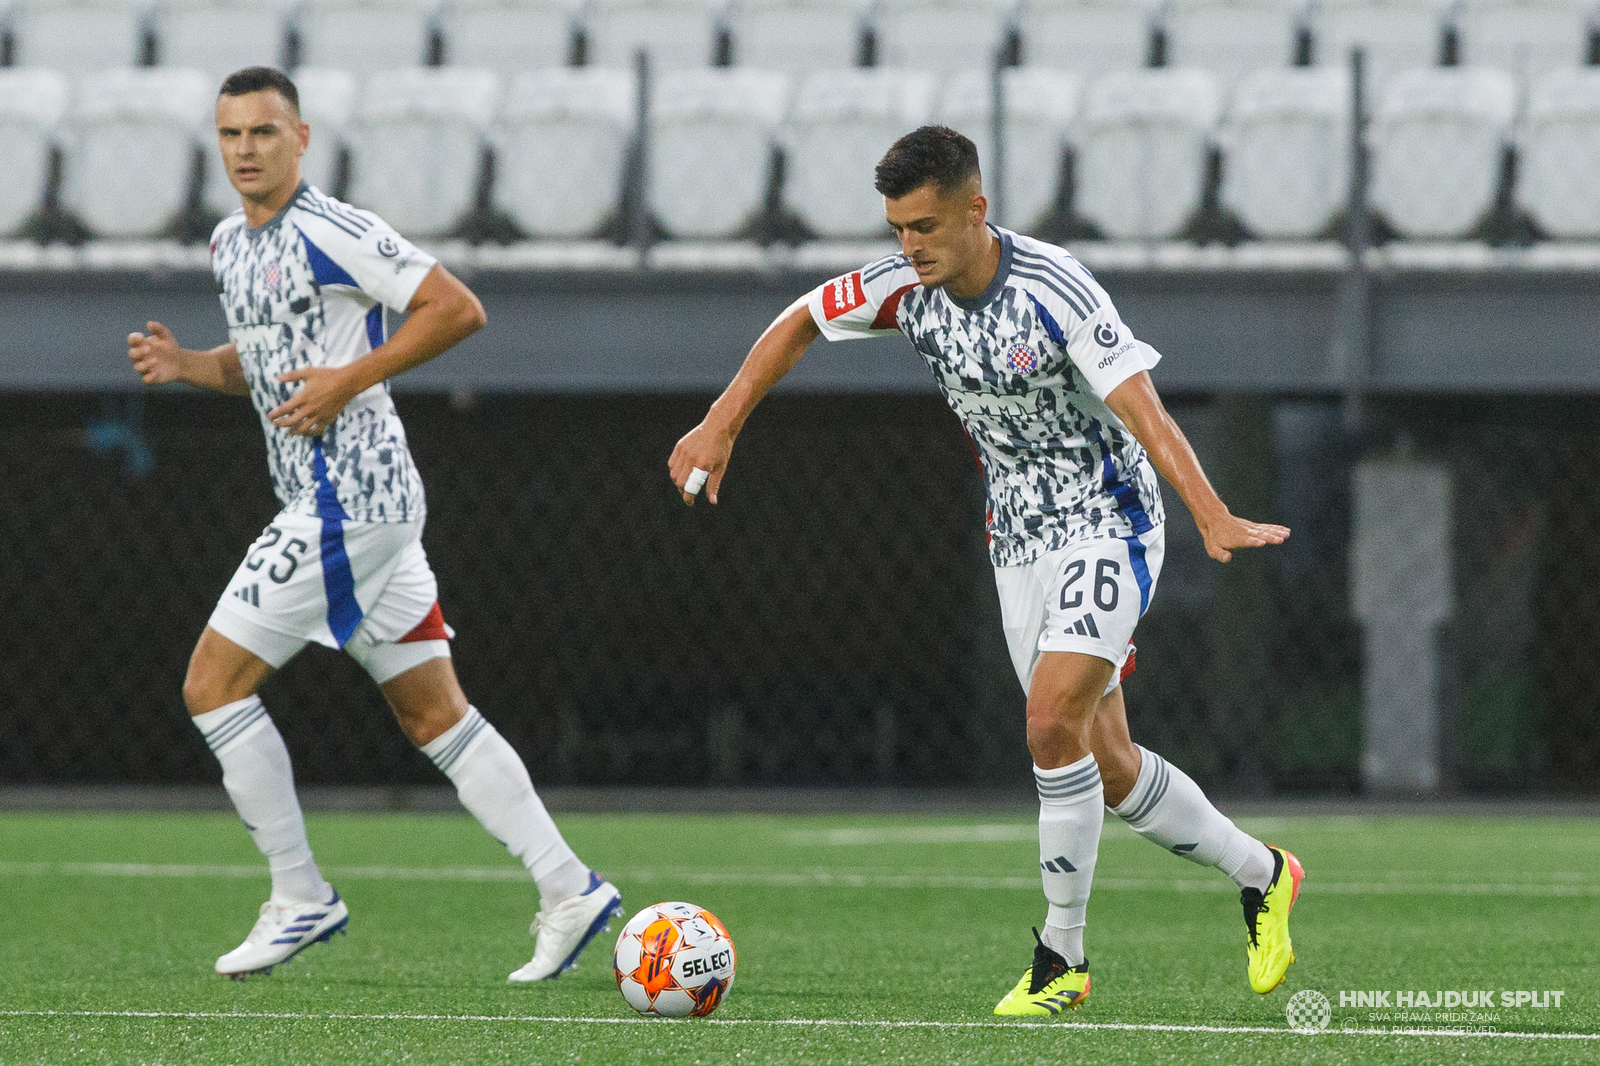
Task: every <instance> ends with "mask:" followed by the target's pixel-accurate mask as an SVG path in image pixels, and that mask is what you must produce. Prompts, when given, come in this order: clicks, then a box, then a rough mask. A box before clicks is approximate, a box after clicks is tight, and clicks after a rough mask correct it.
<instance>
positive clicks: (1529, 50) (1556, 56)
mask: <svg viewBox="0 0 1600 1066" xmlns="http://www.w3.org/2000/svg"><path fill="white" fill-rule="evenodd" d="M1588 9H1589V5H1587V4H1584V3H1582V2H1581V0H1457V6H1456V8H1455V25H1456V30H1457V34H1458V40H1459V42H1460V50H1461V57H1460V59H1461V62H1462V63H1465V64H1471V65H1473V66H1489V67H1500V68H1502V69H1504V70H1509V71H1511V72H1512V73H1514V74H1516V75H1518V76H1519V77H1521V78H1528V77H1531V76H1533V75H1535V74H1538V73H1541V72H1543V71H1547V70H1552V69H1555V68H1557V67H1575V66H1577V65H1578V64H1580V63H1582V62H1583V60H1584V58H1585V56H1584V52H1585V49H1586V48H1587V46H1588V35H1589V34H1588V30H1589V28H1588V23H1587V18H1588V13H1589V12H1588Z"/></svg>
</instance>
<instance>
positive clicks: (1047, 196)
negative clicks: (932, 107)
mask: <svg viewBox="0 0 1600 1066" xmlns="http://www.w3.org/2000/svg"><path fill="white" fill-rule="evenodd" d="M1004 78H1005V81H1004V84H1003V86H1002V90H1001V91H1002V95H1003V98H1004V103H1005V120H1004V124H1003V131H1004V137H1005V141H1004V143H1005V175H1004V180H1005V188H1004V189H1003V190H1002V191H1003V192H1004V195H1003V196H1000V197H998V198H997V197H996V196H995V191H994V132H993V130H994V126H993V118H994V116H993V84H994V80H993V75H992V74H991V73H990V72H989V71H986V70H969V71H963V72H962V73H960V74H957V75H955V76H954V77H952V78H951V79H950V80H949V81H948V82H947V83H946V84H945V88H944V93H943V95H942V96H941V98H940V102H939V121H940V122H943V123H944V124H945V125H947V126H950V127H951V128H953V129H957V130H960V131H961V132H962V133H965V134H966V135H967V136H968V137H971V138H972V140H973V142H974V143H975V144H977V146H978V158H979V160H980V161H981V163H982V166H983V170H984V181H985V187H986V188H987V189H988V190H989V198H990V202H991V211H990V218H992V219H993V220H994V221H996V222H998V223H1000V224H1001V225H1005V226H1010V227H1012V228H1013V229H1018V230H1023V231H1028V230H1031V229H1032V228H1033V227H1034V226H1035V225H1036V224H1037V223H1038V222H1040V221H1041V220H1042V219H1043V218H1044V217H1045V216H1046V215H1048V214H1049V213H1050V211H1051V209H1052V208H1053V207H1054V206H1055V200H1056V194H1057V192H1058V191H1059V190H1060V184H1061V153H1062V151H1063V149H1064V148H1065V146H1066V138H1067V131H1068V127H1069V125H1070V123H1071V122H1072V120H1073V118H1074V117H1075V116H1076V115H1077V113H1078V103H1079V100H1080V99H1081V97H1082V94H1083V81H1082V79H1081V78H1079V77H1078V76H1077V75H1075V74H1069V73H1067V72H1066V71H1060V70H1046V69H1043V68H1039V67H1013V68H1011V69H1009V70H1007V71H1006V72H1005V74H1004ZM996 208H998V212H999V213H998V214H997V213H996V210H995V209H996Z"/></svg>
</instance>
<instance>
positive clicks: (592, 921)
mask: <svg viewBox="0 0 1600 1066" xmlns="http://www.w3.org/2000/svg"><path fill="white" fill-rule="evenodd" d="M620 917H622V893H621V892H618V891H617V888H616V886H615V885H613V884H612V883H611V882H610V881H607V880H605V879H604V878H602V877H601V876H600V875H599V874H597V873H594V872H593V871H590V873H589V887H588V888H586V889H584V891H583V892H582V893H581V894H580V895H576V896H570V897H568V898H567V899H564V900H562V901H561V902H560V903H557V904H556V905H555V907H554V908H553V909H551V910H549V911H540V912H539V913H538V914H537V915H535V916H534V919H533V924H532V925H531V926H529V927H528V932H530V933H532V934H533V935H534V937H535V938H536V939H535V940H534V942H533V958H532V960H530V961H529V963H528V965H526V966H524V967H523V968H522V969H520V970H518V971H517V972H516V973H514V974H512V975H511V976H510V977H508V978H506V980H508V981H511V982H514V983H516V984H523V983H525V982H528V981H550V980H554V979H555V978H557V977H560V976H561V975H562V974H563V973H565V972H567V971H568V970H570V969H572V967H573V966H575V965H577V962H578V954H579V952H581V951H583V949H584V948H586V947H588V946H589V941H591V940H593V939H594V938H595V937H597V936H599V935H600V934H601V933H602V932H604V931H605V930H606V929H608V928H610V926H611V919H613V918H620Z"/></svg>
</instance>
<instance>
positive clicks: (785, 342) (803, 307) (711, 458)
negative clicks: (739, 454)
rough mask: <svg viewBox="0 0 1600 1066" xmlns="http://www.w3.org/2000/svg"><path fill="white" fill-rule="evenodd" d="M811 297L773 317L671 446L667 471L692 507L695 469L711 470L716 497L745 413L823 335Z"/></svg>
mask: <svg viewBox="0 0 1600 1066" xmlns="http://www.w3.org/2000/svg"><path fill="white" fill-rule="evenodd" d="M809 299H810V295H809V294H807V295H806V296H802V297H801V298H800V299H798V300H796V301H795V302H794V303H792V304H790V305H789V308H788V310H786V311H784V312H783V314H781V315H779V316H778V317H777V318H776V319H774V320H773V322H772V325H770V326H768V327H767V329H766V332H765V333H763V334H761V337H760V339H759V340H757V341H756V343H755V345H754V347H752V348H751V349H750V354H749V355H747V356H745V359H744V365H743V366H741V367H740V368H739V373H737V374H735V375H734V378H733V381H731V382H730V383H729V384H728V387H727V388H726V389H724V390H723V392H722V395H721V396H719V397H717V401H716V402H715V403H713V404H712V405H711V410H709V411H707V412H706V417H705V418H704V419H703V420H701V422H700V424H699V425H698V426H695V427H694V428H693V429H691V430H690V431H689V432H688V433H686V434H684V436H683V439H682V440H680V441H678V446H677V447H676V448H673V449H672V457H671V458H670V459H668V460H667V472H668V473H669V474H670V475H671V477H672V483H673V484H674V485H677V486H678V491H679V492H680V493H682V494H683V502H684V503H686V504H688V505H689V506H690V507H693V506H694V497H695V493H693V492H689V491H688V490H687V489H686V488H685V487H684V486H685V485H686V484H687V483H688V481H689V475H690V474H691V473H693V472H694V471H695V470H696V469H699V470H704V471H706V472H707V473H708V474H709V475H710V477H708V478H707V479H706V497H707V499H709V500H710V501H711V502H712V503H716V502H717V489H718V487H719V486H720V485H721V484H722V475H723V474H724V473H725V472H726V471H727V469H728V460H729V458H730V457H731V456H732V455H733V442H734V439H735V438H737V437H738V436H739V431H740V430H741V429H743V428H744V422H745V419H747V418H749V417H750V412H751V411H754V410H755V407H756V404H758V403H760V402H761V398H762V397H763V396H765V395H766V394H767V392H768V391H769V390H770V389H771V388H772V386H774V385H776V384H777V383H778V382H779V380H780V379H782V377H783V376H784V375H785V374H787V373H788V372H789V371H791V370H793V369H794V367H795V364H796V363H798V362H799V361H800V357H801V356H802V355H804V354H805V353H806V349H807V348H808V347H810V345H811V342H812V341H814V340H816V339H817V338H818V337H820V336H821V335H822V331H821V330H819V329H818V328H817V324H816V322H815V321H814V320H813V319H812V318H811V311H810V309H809V307H808V306H807V301H809ZM697 491H698V487H697Z"/></svg>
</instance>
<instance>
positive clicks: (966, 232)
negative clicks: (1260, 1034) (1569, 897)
mask: <svg viewBox="0 0 1600 1066" xmlns="http://www.w3.org/2000/svg"><path fill="white" fill-rule="evenodd" d="M875 184H876V187H877V189H878V191H879V192H880V193H882V194H883V198H884V207H885V213H886V215H887V217H888V222H889V225H890V226H891V227H892V228H893V229H894V231H895V233H896V234H897V235H898V237H899V239H900V246H901V254H899V255H892V256H889V257H887V258H884V259H880V260H878V261H877V262H875V263H871V264H869V265H868V266H865V267H863V268H862V269H860V270H858V271H854V272H852V273H849V274H845V275H844V276H842V277H839V278H836V279H834V280H833V281H830V282H828V283H827V284H824V285H822V286H821V287H819V288H817V289H816V290H814V291H812V292H811V293H809V294H807V295H806V296H804V297H802V298H801V299H799V300H797V301H795V303H794V304H792V305H791V306H790V307H789V308H788V309H787V310H786V311H784V312H783V313H782V314H781V315H780V316H778V318H777V320H776V321H774V322H773V323H772V325H771V326H769V327H768V329H767V331H766V332H765V333H764V334H762V336H761V338H760V339H759V340H757V341H756V343H755V346H754V347H753V348H752V349H751V352H750V354H749V356H748V357H747V358H746V359H745V362H744V365H743V367H742V368H741V369H740V371H739V373H738V374H737V375H736V376H735V377H734V379H733V382H732V383H731V384H730V385H729V386H728V388H727V389H726V391H724V392H723V394H722V396H721V397H720V398H719V399H718V400H717V401H716V402H715V403H714V404H713V405H712V406H711V410H710V411H709V412H708V413H707V415H706V417H705V419H704V420H703V421H702V422H701V423H700V425H698V426H696V427H695V428H694V429H693V430H691V431H690V432H689V433H688V434H687V435H685V436H684V437H683V439H682V440H680V441H679V442H678V445H677V447H676V448H675V449H674V450H673V453H672V457H671V459H670V461H669V473H670V475H671V477H672V480H673V482H674V483H675V484H676V485H677V486H678V488H679V490H680V491H681V492H682V494H683V499H684V502H685V503H687V504H690V505H692V504H693V503H694V501H695V498H696V497H697V496H698V495H699V493H700V492H701V491H702V490H704V491H705V492H706V494H707V496H708V498H709V499H710V501H711V502H712V503H716V502H717V496H718V489H719V487H720V486H721V483H722V479H723V476H724V475H725V474H726V473H727V469H728V462H729V459H730V458H731V456H732V453H733V445H734V441H735V440H736V438H737V437H738V435H739V431H740V429H741V428H743V426H744V423H745V420H746V419H747V418H749V417H750V414H751V412H752V411H753V410H754V408H755V407H756V405H757V404H758V403H759V402H760V400H761V398H762V397H763V396H765V395H766V393H767V391H768V390H769V389H771V388H772V386H773V385H775V384H776V383H777V382H778V380H779V379H780V378H782V377H783V376H784V375H785V374H786V373H788V372H789V371H790V370H791V369H793V368H794V366H795V365H796V364H797V363H798V362H799V360H800V357H801V356H802V355H803V354H804V353H805V350H806V348H807V347H808V346H809V345H810V344H811V342H812V341H813V340H815V339H816V338H817V337H818V336H825V337H827V338H828V339H829V340H830V341H841V340H853V339H858V338H862V337H870V336H880V335H888V334H892V333H896V332H898V333H901V334H903V335H904V336H905V337H906V339H907V340H909V341H910V342H911V343H912V345H913V346H914V347H915V348H916V349H917V351H918V352H919V353H921V354H922V356H923V358H924V359H925V360H926V361H927V363H928V365H929V367H930V368H931V369H932V371H933V374H934V379H935V381H936V382H937V383H938V386H939V389H940V391H941V392H943V393H944V396H945V399H946V400H947V401H949V404H950V406H951V408H952V409H953V410H954V411H955V413H956V415H957V416H958V417H959V418H960V419H961V422H962V425H963V426H964V427H965V429H966V431H967V434H968V436H970V437H971V439H972V442H973V444H974V446H975V447H976V449H977V451H978V455H979V457H980V460H981V463H982V466H983V472H984V477H985V480H986V482H987V487H988V497H989V516H988V534H989V552H990V556H991V560H992V562H993V563H994V569H995V583H996V585H997V587H998V589H999V594H1000V605H1001V615H1002V621H1003V624H1004V627H1005V634H1006V641H1007V644H1008V645H1009V647H1010V651H1011V658H1012V662H1013V664H1014V666H1015V667H1016V671H1017V677H1018V679H1019V680H1020V681H1021V683H1022V686H1023V689H1024V690H1025V691H1026V692H1027V695H1028V702H1027V727H1028V729H1027V732H1028V748H1029V751H1030V752H1031V754H1032V756H1033V762H1034V778H1035V781H1036V783H1037V785H1038V791H1039V868H1040V871H1041V874H1042V877H1043V881H1044V894H1045V898H1046V900H1047V901H1048V908H1047V910H1046V914H1045V922H1044V932H1043V933H1042V934H1040V933H1037V932H1036V933H1035V939H1036V944H1035V946H1034V950H1033V962H1032V964H1031V965H1030V966H1029V967H1028V969H1027V970H1026V971H1025V972H1024V973H1023V975H1022V979H1021V980H1020V981H1018V982H1017V985H1016V987H1014V988H1013V989H1012V990H1011V991H1010V992H1008V993H1007V994H1006V995H1005V997H1004V998H1003V999H1001V1000H1000V1003H999V1005H998V1006H996V1007H995V1013H996V1014H1002V1015H1054V1014H1059V1013H1061V1012H1062V1011H1064V1010H1066V1009H1068V1008H1072V1007H1077V1006H1079V1005H1080V1004H1081V1003H1082V1002H1083V1001H1084V998H1085V997H1086V996H1087V995H1088V994H1089V964H1088V961H1087V960H1086V958H1085V956H1084V947H1083V934H1084V923H1085V914H1086V908H1087V905H1088V901H1089V890H1090V885H1091V883H1092V881H1093V878H1094V866H1095V856H1096V853H1097V851H1098V848H1099V842H1100V830H1101V824H1102V821H1103V818H1104V814H1105V808H1106V807H1109V808H1110V809H1111V811H1112V813H1113V814H1115V815H1117V816H1118V817H1119V818H1121V819H1123V821H1125V822H1126V823H1127V824H1128V826H1129V827H1130V828H1131V829H1132V830H1133V831H1134V832H1136V833H1138V834H1139V835H1140V836H1142V837H1144V838H1145V839H1147V840H1149V841H1151V842H1153V843H1155V844H1158V845H1160V846H1161V847H1163V848H1166V849H1167V850H1169V851H1171V852H1173V853H1174V854H1176V855H1180V856H1182V857H1184V858H1186V859H1188V860H1190V861H1191V862H1195V863H1199V864H1200V865H1203V866H1215V867H1217V868H1218V869H1219V870H1221V871H1222V873H1224V874H1226V875H1227V876H1228V877H1229V878H1231V879H1232V880H1233V881H1234V883H1235V884H1237V885H1238V886H1239V890H1240V896H1241V899H1242V901H1243V905H1244V920H1245V926H1246V939H1245V946H1246V951H1247V955H1248V970H1249V978H1250V985H1251V987H1252V988H1253V989H1255V990H1256V991H1257V992H1260V993H1267V992H1271V991H1272V990H1273V989H1274V988H1276V987H1277V986H1278V984H1279V983H1280V982H1281V981H1282V980H1283V977H1284V973H1285V971H1286V970H1287V969H1288V967H1289V964H1290V963H1292V962H1293V961H1294V952H1293V948H1292V946H1291V944H1290V939H1289V924H1288V919H1289V910H1290V908H1291V907H1292V906H1293V904H1294V901H1295V898H1296V896H1297V895H1298V893H1299V889H1300V882H1301V880H1302V878H1303V877H1304V873H1303V871H1302V869H1301V867H1300V863H1299V862H1298V861H1297V860H1296V859H1295V857H1294V856H1293V855H1291V854H1289V852H1287V851H1285V850H1283V849H1282V848H1277V847H1268V846H1267V845H1265V844H1263V843H1261V842H1260V841H1259V840H1256V839H1255V838H1253V837H1251V836H1250V835H1249V834H1247V833H1245V832H1243V831H1241V830H1240V829H1239V828H1238V827H1237V826H1235V825H1234V824H1233V822H1232V821H1230V820H1229V819H1228V818H1226V817H1224V816H1223V815H1222V814H1221V813H1220V812H1219V811H1218V810H1217V809H1216V808H1215V807H1214V806H1212V804H1211V803H1210V801H1209V800H1207V799H1206V797H1205V794H1204V793H1202V792H1201V791H1200V789H1199V787H1198V786H1197V785H1196V784H1195V783H1194V782H1193V781H1192V780H1190V778H1189V777H1188V776H1187V775H1185V774H1184V773H1183V771H1182V770H1179V769H1178V768H1177V767H1175V766H1173V765H1171V764H1170V763H1168V762H1167V761H1166V760H1164V759H1162V758H1161V756H1159V755H1157V754H1155V753H1154V752H1152V751H1149V750H1147V749H1145V748H1142V747H1140V746H1139V745H1137V744H1135V743H1134V742H1133V741H1132V739H1131V738H1130V737H1129V734H1128V722H1127V716H1126V710H1125V707H1124V704H1123V696H1122V688H1121V682H1122V679H1123V678H1124V677H1125V676H1126V675H1127V674H1128V673H1129V672H1130V671H1131V670H1132V668H1133V644H1132V637H1133V632H1134V627H1135V626H1136V625H1137V623H1138V621H1139V618H1140V616H1141V615H1143V614H1144V612H1145V610H1146V609H1147V608H1148V607H1149V605H1150V598H1151V596H1152V595H1153V594H1154V592H1155V587H1156V582H1157V580H1158V579H1159V577H1160V575H1161V561H1162V554H1163V550H1164V544H1165V541H1164V536H1163V524H1162V523H1163V518H1164V516H1163V513H1162V505H1161V496H1160V492H1159V490H1158V487H1157V484H1156V479H1155V475H1156V473H1160V474H1161V476H1162V477H1164V478H1166V480H1167V481H1168V482H1169V483H1171V484H1172V485H1173V487H1174V488H1176V489H1177V491H1178V494H1179V495H1180V496H1181V497H1182V498H1183V501H1184V503H1185V504H1187V505H1188V508H1189V511H1190V513H1191V514H1192V515H1193V516H1194V520H1195V523H1196V524H1197V525H1198V526H1199V529H1200V533H1201V536H1202V537H1203V538H1204V540H1205V546H1206V551H1207V553H1208V554H1210V556H1211V557H1212V558H1213V559H1216V560H1218V561H1219V562H1224V563H1225V562H1228V561H1229V560H1230V559H1231V558H1232V557H1233V553H1234V552H1235V551H1237V550H1239V549H1242V548H1259V547H1264V546H1266V545H1269V544H1282V543H1283V542H1284V540H1285V539H1287V538H1288V536H1289V530H1288V529H1286V528H1284V527H1283V526H1278V525H1271V524H1266V523H1258V522H1251V521H1247V520H1246V519H1243V518H1239V517H1236V516H1235V515H1233V514H1231V513H1230V512H1229V511H1228V508H1227V506H1226V505H1225V504H1224V503H1223V502H1222V500H1221V499H1219V498H1218V496H1217V494H1216V492H1215V491H1214V490H1213V489H1212V487H1211V484H1210V482H1209V481H1208V480H1207V479H1206V475H1205V472H1204V471H1203V470H1201V468H1200V464H1199V462H1198V460H1197V459H1196V458H1195V454H1194V451H1193V450H1192V449H1191V448H1190V446H1189V443H1188V441H1187V440H1186V439H1185V438H1184V436H1183V433H1182V431H1181V430H1179V428H1178V426H1177V424H1176V423H1175V422H1174V421H1173V420H1172V418H1171V416H1170V415H1168V413H1167V412H1166V410H1165V408H1164V407H1163V406H1162V403H1161V400H1160V398H1159V397H1158V396H1157V394H1156V390H1155V387H1154V385H1153V384H1152V383H1151V379H1150V374H1149V371H1150V370H1151V369H1152V368H1154V367H1155V365H1156V364H1157V362H1158V361H1159V359H1160V355H1159V353H1157V352H1156V351H1155V350H1154V349H1153V348H1151V347H1150V346H1149V345H1147V344H1145V343H1143V342H1142V341H1139V340H1137V339H1135V338H1134V336H1133V334H1132V333H1131V332H1130V331H1129V329H1128V327H1127V326H1126V325H1125V324H1124V323H1123V322H1122V320H1121V318H1120V317H1119V316H1118V315H1117V311H1116V309H1115V307H1113V306H1112V303H1111V299H1110V297H1108V296H1107V295H1106V293H1105V291H1104V290H1103V289H1101V288H1100V286H1099V285H1098V284H1097V283H1096V282H1095V280H1094V278H1093V277H1091V276H1090V274H1089V272H1088V271H1087V270H1085V269H1084V268H1083V267H1082V266H1081V265H1080V264H1079V263H1078V261H1077V260H1076V259H1074V258H1073V257H1072V256H1071V255H1069V254H1067V253H1066V252H1065V251H1063V250H1062V249H1060V248H1057V247H1055V246H1053V245H1050V244H1046V243H1044V242H1042V241H1037V240H1034V239H1032V238H1029V237H1026V236H1023V235H1021V234H1017V233H1012V232H1010V231H1008V230H1004V229H1001V228H999V227H997V226H994V225H991V224H990V223H989V222H988V221H987V220H986V217H985V216H986V213H987V209H988V201H987V200H986V199H985V198H984V195H983V187H982V181H981V178H980V175H979V170H978V153H977V149H976V148H975V147H974V146H973V144H972V142H971V141H970V140H968V139H967V138H966V137H963V136H962V135H961V134H959V133H956V132H955V131H953V130H950V129H946V128H944V127H939V126H925V127H923V128H921V129H918V130H916V131H915V132H913V133H910V134H907V135H906V136H905V137H902V138H901V139H900V140H899V141H897V142H895V144H894V146H893V147H891V148H890V149H889V151H888V154H886V155H885V156H884V157H883V159H882V161H881V162H879V164H878V166H877V172H876V182H875Z"/></svg>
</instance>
